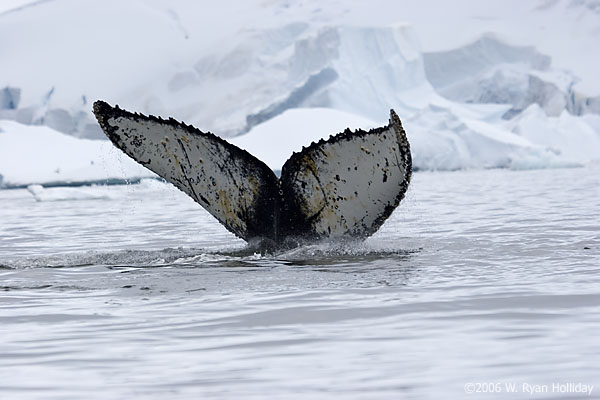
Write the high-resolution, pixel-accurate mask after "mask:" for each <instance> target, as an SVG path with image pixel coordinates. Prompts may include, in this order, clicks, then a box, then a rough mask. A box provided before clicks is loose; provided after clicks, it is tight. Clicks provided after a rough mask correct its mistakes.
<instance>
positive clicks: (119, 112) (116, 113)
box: [93, 100, 254, 161]
mask: <svg viewBox="0 0 600 400" xmlns="http://www.w3.org/2000/svg"><path fill="white" fill-rule="evenodd" d="M93 111H94V115H95V116H96V119H97V120H98V123H99V124H100V127H101V128H102V130H103V131H104V132H105V133H106V134H107V135H108V132H111V131H113V130H114V128H113V127H111V126H110V125H108V123H107V121H106V120H108V119H109V118H111V117H113V118H118V117H129V118H134V119H146V120H150V121H154V122H160V123H162V124H166V125H169V126H172V127H174V128H183V129H185V130H186V131H187V132H188V133H190V134H193V135H198V136H202V137H207V138H210V139H211V140H216V141H217V142H219V143H220V144H222V145H224V146H227V147H229V148H235V149H236V150H237V151H240V152H243V153H245V154H247V155H248V156H250V157H254V156H253V155H252V154H250V153H248V152H247V151H246V150H244V149H240V148H239V147H237V146H234V145H232V144H231V143H229V142H228V141H227V140H225V139H223V138H222V137H220V136H219V135H215V134H214V133H212V132H208V131H207V132H204V131H202V130H200V129H198V128H196V127H195V126H194V125H191V124H190V125H188V124H186V123H185V122H183V121H178V120H176V119H175V118H173V117H169V119H164V118H161V117H160V116H155V115H152V114H149V115H145V114H143V113H138V112H131V111H127V110H124V109H122V108H120V107H119V105H118V104H115V106H114V107H112V106H111V105H110V104H108V103H107V102H105V101H103V100H97V101H95V102H94V105H93ZM108 136H109V139H111V141H113V142H114V140H113V137H111V136H110V135H108ZM136 161H137V160H136Z"/></svg>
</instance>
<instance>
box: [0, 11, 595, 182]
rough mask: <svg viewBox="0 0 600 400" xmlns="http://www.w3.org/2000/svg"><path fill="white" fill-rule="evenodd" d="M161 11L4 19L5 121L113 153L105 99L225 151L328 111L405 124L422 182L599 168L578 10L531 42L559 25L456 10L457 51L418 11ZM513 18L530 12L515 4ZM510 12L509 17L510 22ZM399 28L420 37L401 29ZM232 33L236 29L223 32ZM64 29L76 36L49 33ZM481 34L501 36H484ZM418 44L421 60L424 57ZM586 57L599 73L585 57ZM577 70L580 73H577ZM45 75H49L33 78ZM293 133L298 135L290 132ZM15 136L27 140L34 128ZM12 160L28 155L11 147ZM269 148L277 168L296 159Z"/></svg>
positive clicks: (556, 14)
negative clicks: (97, 107)
mask: <svg viewBox="0 0 600 400" xmlns="http://www.w3.org/2000/svg"><path fill="white" fill-rule="evenodd" d="M151 3H152V4H151V5H150V3H148V4H147V5H146V6H144V7H140V6H139V4H137V3H127V4H122V3H121V2H118V1H116V0H107V2H105V3H104V4H103V5H89V6H83V5H82V3H80V2H76V1H73V0H65V1H64V2H41V3H40V4H37V3H34V4H32V5H31V6H30V7H27V8H26V9H21V10H20V11H19V12H11V13H3V14H0V22H1V23H0V35H2V36H3V37H4V36H6V37H9V36H11V37H15V39H14V41H12V42H5V44H3V50H5V53H3V54H6V57H5V58H3V74H2V76H0V88H4V89H0V120H2V119H6V120H14V121H17V122H19V123H22V124H33V125H46V126H48V127H51V128H52V129H53V130H52V132H54V131H60V132H63V133H67V134H69V135H72V136H76V137H85V138H102V135H101V132H100V129H99V127H98V125H97V124H96V123H95V121H94V120H93V119H92V116H91V113H90V103H89V102H88V100H87V99H96V98H104V99H106V100H110V101H112V102H115V103H118V104H120V105H121V106H123V107H126V108H128V109H133V110H138V111H141V112H144V113H146V114H158V115H162V116H164V117H167V116H173V117H174V118H176V119H179V120H183V121H185V122H187V123H191V124H194V125H195V126H197V127H199V128H201V129H202V130H209V131H213V132H215V133H218V134H221V135H223V136H225V137H233V136H236V135H239V134H241V133H244V132H246V134H245V135H244V136H240V138H239V140H240V141H242V142H243V141H248V140H250V139H247V137H252V135H257V134H259V133H260V132H261V131H262V132H264V131H265V130H267V131H268V130H269V129H271V128H269V126H278V127H279V129H281V130H282V132H280V134H285V133H286V132H295V134H296V135H300V136H299V138H298V141H301V140H302V139H303V138H304V137H306V138H307V139H310V140H313V137H314V136H315V135H314V134H312V133H310V132H307V133H306V134H303V131H302V129H301V128H303V127H304V128H305V129H307V130H312V131H313V133H314V131H315V129H316V128H315V124H314V123H313V121H320V120H322V117H323V113H322V111H319V110H322V109H323V108H327V109H330V110H335V111H339V112H345V113H347V114H346V115H347V116H348V118H349V120H351V119H353V117H354V118H362V119H363V120H368V121H375V123H374V125H378V124H381V123H384V122H385V119H386V118H387V114H388V112H389V109H390V108H394V109H396V110H397V111H398V113H399V114H400V117H401V118H402V120H403V121H404V122H405V125H406V127H407V131H408V135H409V139H410V140H411V142H412V143H413V150H414V151H415V166H417V167H418V168H421V169H457V168H488V167H510V168H523V167H526V166H527V165H528V166H529V167H544V166H562V165H576V164H581V163H585V162H588V161H590V160H594V159H598V158H600V150H598V147H597V146H596V143H597V141H598V137H599V135H600V124H599V123H598V118H597V117H600V96H596V95H597V93H593V92H589V93H588V92H586V93H584V92H583V91H582V90H581V88H582V85H581V83H582V82H588V83H589V82H590V79H589V77H590V76H591V75H590V73H589V71H592V72H593V71H594V66H596V67H597V63H596V64H594V62H591V63H590V62H585V63H584V62H581V63H578V62H577V60H578V59H574V58H573V57H568V56H569V54H573V53H572V52H571V51H570V49H571V48H573V49H577V48H579V46H581V45H582V44H581V43H584V44H585V43H588V42H589V41H587V39H586V38H588V37H589V38H590V39H589V40H590V41H593V38H594V37H596V36H594V35H596V34H595V33H594V32H595V31H594V29H596V30H597V26H598V23H597V20H594V19H593V18H591V17H590V16H589V14H582V7H583V6H577V5H573V6H572V7H571V6H569V7H567V5H565V4H562V3H554V4H550V5H545V6H544V7H538V8H535V9H532V10H533V11H531V13H532V14H527V15H526V17H527V18H529V17H532V18H533V19H531V21H532V26H533V25H536V24H537V25H536V26H537V28H536V29H538V28H539V27H540V26H542V27H543V26H545V25H544V24H546V25H547V24H548V22H549V21H550V22H552V27H553V28H554V27H556V29H557V30H556V31H547V32H542V31H540V29H538V31H534V28H531V29H530V30H528V29H529V28H528V27H519V29H520V30H515V29H514V28H515V27H514V26H513V25H510V24H508V22H510V20H511V19H510V18H509V19H506V18H505V16H503V17H499V18H498V19H497V20H495V21H494V22H489V23H488V22H485V21H483V22H482V21H479V22H476V21H474V20H473V19H472V17H473V15H471V14H469V12H470V11H469V10H467V8H465V7H466V6H465V4H467V3H468V2H463V1H459V2H458V3H457V7H458V8H457V9H456V10H454V9H453V11H452V12H456V13H459V12H463V13H465V14H464V16H463V17H462V18H464V21H467V20H468V21H470V22H469V23H472V24H473V25H470V26H469V29H466V31H468V32H470V33H469V35H471V36H470V38H468V40H466V41H465V40H464V38H467V36H468V35H466V34H465V35H463V34H462V33H461V34H460V35H457V36H456V37H460V38H461V39H460V40H458V39H456V38H455V37H454V36H453V37H452V38H447V37H446V38H444V37H442V36H441V35H439V32H442V31H443V29H442V28H444V27H442V26H439V27H438V26H435V24H434V22H435V21H437V20H436V18H438V17H440V15H437V14H436V15H437V16H436V15H433V14H432V13H423V12H422V10H421V11H419V10H417V12H415V9H417V8H423V6H419V7H417V6H415V5H409V4H399V3H398V4H388V8H390V9H393V10H396V11H398V10H402V11H405V12H404V13H397V14H396V16H394V13H393V12H391V11H389V10H388V11H386V12H383V11H382V10H379V9H375V8H374V9H373V10H372V14H370V13H368V14H365V15H363V13H364V10H366V9H368V8H369V7H366V6H365V5H361V4H358V3H353V6H347V7H345V8H344V10H343V12H342V10H340V9H338V8H336V7H338V6H335V5H333V3H332V4H329V3H323V4H321V3H318V4H317V3H316V2H308V3H307V4H306V5H305V6H306V7H305V8H304V9H302V10H301V8H302V7H300V6H299V5H294V4H290V5H289V7H283V5H281V4H279V5H278V6H274V7H263V6H262V5H257V4H258V3H256V4H254V3H253V2H248V3H245V5H244V7H245V8H244V9H245V10H246V11H247V15H243V14H240V15H239V16H238V15H237V14H236V15H235V16H234V15H231V12H230V10H229V9H228V7H229V6H226V5H223V6H222V7H214V8H213V9H211V10H210V12H205V11H207V10H204V9H203V6H202V5H201V4H195V3H193V2H191V3H185V2H176V3H169V4H167V3H163V2H161V1H158V0H157V1H154V2H151ZM228 4H229V3H228ZM510 4H511V5H512V6H514V7H518V9H519V10H522V9H523V7H521V6H520V5H519V4H520V3H518V2H517V1H511V2H510ZM512 6H511V7H512ZM65 7H67V8H68V11H69V12H68V13H65ZM461 7H462V8H461ZM507 7H508V6H504V3H503V4H502V7H500V8H501V9H502V10H504V11H502V12H503V13H504V12H505V11H506V9H507ZM116 8H118V9H119V12H118V13H115V12H114V11H115V9H116ZM492 8H493V7H492ZM492 8H490V10H491V9H492ZM583 8H585V7H583ZM303 10H304V11H303ZM357 10H359V11H357ZM360 10H363V11H360ZM457 10H458V11H457ZM461 10H462V11H461ZM478 10H479V11H477V12H482V8H481V7H479V8H478ZM586 10H587V9H586ZM473 12H475V11H473ZM493 12H495V11H490V13H493ZM498 12H500V11H498ZM527 12H529V11H527ZM583 12H588V11H585V10H584V11H583ZM436 13H437V11H436ZM67 14H68V15H69V20H73V21H77V24H75V25H77V26H79V27H81V26H85V29H83V30H80V31H77V32H75V31H73V29H74V26H70V25H68V24H64V22H65V18H67V17H66V16H65V15H67ZM434 14H435V13H434ZM509 14H510V13H509V12H508V11H506V15H509ZM273 15H277V17H276V18H273ZM373 15H378V17H377V18H375V17H373ZM419 15H424V16H426V19H425V21H423V20H419V19H418V18H419ZM453 15H454V14H453ZM457 15H458V14H456V15H454V16H455V17H456V16H457ZM469 15H470V16H469ZM403 16H406V19H407V20H409V22H415V24H410V23H396V22H397V21H398V20H399V18H403ZM225 17H226V18H227V19H228V21H229V22H230V23H229V24H227V25H226V26H225V25H223V24H220V22H219V21H222V20H223V18H225ZM444 17H445V16H444ZM415 18H416V19H417V20H416V21H412V20H411V19H415ZM423 18H425V17H423ZM469 18H471V19H469ZM502 18H505V19H504V20H503V19H502ZM523 18H525V17H523ZM107 20H110V21H111V29H106V22H105V21H107ZM250 20H254V21H257V22H256V23H252V24H249V23H248V21H250ZM380 20H384V21H385V23H383V24H382V23H379V22H380ZM132 21H135V22H132ZM490 21H492V20H490ZM507 21H508V22H507ZM389 22H393V23H392V24H389ZM451 22H452V23H454V24H458V23H460V21H451ZM484 22H485V23H484ZM56 24H64V25H65V26H67V28H65V29H64V30H56V29H53V27H55V26H56ZM503 24H504V25H503ZM476 25H477V26H480V27H483V28H477V29H480V30H481V29H489V30H490V32H492V33H485V32H484V31H482V32H480V33H478V34H473V32H476V31H477V29H475V28H472V27H473V26H476ZM31 26H35V27H36V30H35V31H34V30H32V29H31V28H30V27H31ZM415 26H416V28H415ZM424 26H426V27H429V28H431V29H433V28H436V29H438V30H437V31H435V29H434V30H433V31H432V32H434V31H435V32H438V36H439V38H437V39H436V40H437V41H436V42H435V43H434V45H433V46H432V41H431V40H432V37H434V36H435V35H434V34H433V33H431V32H426V31H424V28H423V27H424ZM574 26H577V27H580V28H581V32H580V31H577V32H575V33H573V35H575V36H574V37H577V38H579V40H578V41H577V42H575V41H573V42H572V43H569V44H568V46H567V47H565V43H563V42H559V41H557V40H555V39H556V37H564V35H562V36H560V35H561V32H562V33H564V32H571V31H572V29H571V28H572V27H574ZM466 31H465V32H466ZM513 31H514V32H513ZM43 32H45V33H44V34H43ZM99 32H102V33H103V34H102V35H98V33H99ZM207 32H210V35H207ZM417 32H418V33H419V35H418V34H417ZM494 32H501V34H498V33H494ZM513 33H514V34H513ZM546 36H547V37H548V39H547V40H543V38H544V37H546ZM423 37H425V38H426V40H425V41H426V42H427V46H425V48H424V47H423V46H422V45H421V44H420V43H419V41H420V39H421V40H422V39H423ZM530 37H531V40H529V38H530ZM524 38H526V39H527V40H525V39H524ZM540 38H542V39H540ZM451 39H452V40H451ZM520 39H521V40H520ZM461 42H462V43H461ZM579 42H581V43H579ZM48 43H53V45H52V46H50V45H49V44H48ZM122 44H127V45H123V46H122ZM553 46H554V47H553ZM23 49H27V51H26V52H24V51H23ZM106 49H110V54H107V52H106ZM556 49H558V50H556ZM581 57H582V58H581V60H584V59H585V60H592V61H593V60H594V59H593V58H590V57H592V56H591V55H590V53H589V52H588V53H586V54H585V57H584V55H581ZM556 60H559V61H560V62H559V63H558V64H557V62H556ZM565 60H567V61H569V62H570V64H569V63H565ZM566 64H568V65H570V66H572V67H574V68H572V70H567V69H565V68H564V66H565V65H566ZM36 65H44V66H45V67H44V69H43V70H39V69H38V70H36V71H37V72H36V73H32V71H33V67H34V66H36ZM559 66H560V68H559ZM595 70H597V68H595ZM582 74H583V75H582ZM582 77H583V78H582ZM582 79H583V80H582ZM307 108H312V109H314V110H313V112H314V116H312V117H311V116H310V115H311V114H310V110H309V111H306V112H305V111H304V109H307ZM294 110H302V111H300V113H301V114H302V115H303V117H302V118H301V119H298V118H295V117H290V115H292V116H293V115H294V112H292V111H294ZM349 115H352V116H353V117H349ZM331 118H337V117H336V116H334V115H333V114H332V116H331ZM283 123H290V124H295V125H294V126H293V127H290V128H288V129H285V128H284V126H283V125H282V124H283ZM348 125H350V127H354V126H351V124H350V123H349V124H348ZM6 126H7V128H9V129H8V130H13V129H16V130H18V131H19V132H21V133H22V134H23V135H28V134H29V133H25V132H26V131H27V132H29V131H28V130H27V129H25V128H24V127H20V126H19V128H15V126H16V125H6ZM32 129H33V128H32ZM8 130H7V129H5V131H8ZM31 132H35V129H34V130H32V131H31ZM319 132H320V131H319ZM331 133H336V132H327V134H331ZM323 134H325V133H323ZM32 135H33V136H32V137H37V136H36V135H37V133H33V134H32ZM10 137H11V138H13V139H14V138H15V136H14V135H12V134H11V135H10ZM14 140H16V139H14ZM57 140H59V139H57ZM236 140H237V139H236ZM255 141H256V142H259V140H258V138H255ZM289 142H294V143H295V142H296V140H295V139H294V140H291V139H290V140H289ZM85 143H87V142H85ZM7 145H8V144H7ZM69 145H70V146H76V145H75V144H69ZM10 146H12V147H13V148H14V149H16V148H19V147H18V144H17V143H16V142H15V144H10ZM265 146H267V147H266V148H265V151H266V152H267V153H270V154H273V157H272V158H273V159H276V158H277V157H278V156H279V153H281V152H285V151H288V150H289V151H291V150H293V149H291V148H287V147H285V148H283V149H282V148H278V147H276V146H275V145H274V144H273V143H265ZM74 148H76V147H74ZM0 151H2V150H1V149H0ZM54 151H57V150H54ZM6 152H9V151H8V150H6ZM523 160H527V161H526V162H525V161H523ZM521 161H523V162H521ZM0 163H1V161H0ZM5 164H6V163H4V166H3V167H2V168H1V169H0V173H2V174H3V175H4V182H5V183H6V182H8V181H10V180H11V179H13V178H14V177H15V176H16V175H15V172H14V171H11V170H10V167H7V166H6V165H5ZM52 164H54V162H51V163H49V164H48V165H49V168H50V165H52ZM7 168H8V169H7ZM14 168H16V167H14ZM31 182H33V181H31Z"/></svg>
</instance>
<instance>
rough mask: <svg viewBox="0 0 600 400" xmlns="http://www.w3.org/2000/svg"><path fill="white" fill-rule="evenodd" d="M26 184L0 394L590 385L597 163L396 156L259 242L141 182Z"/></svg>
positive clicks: (10, 217)
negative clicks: (349, 216) (285, 237)
mask: <svg viewBox="0 0 600 400" xmlns="http://www.w3.org/2000/svg"><path fill="white" fill-rule="evenodd" d="M37 196H38V198H40V200H42V201H40V202H36V201H35V200H34V198H33V196H32V194H31V193H29V192H28V191H26V190H5V191H0V204H1V205H2V207H1V209H0V221H1V222H0V265H1V267H0V276H1V278H0V289H2V291H0V335H1V336H0V337H1V338H2V340H1V341H0V397H1V398H3V399H4V398H6V399H19V398H24V399H33V398H44V399H81V398H86V399H107V398H111V399H118V398H128V399H129V398H144V399H147V398H149V399H164V398H183V399H185V398H189V399H198V398H215V399H225V398H236V399H237V398H250V399H252V398H256V399H261V398H265V397H266V396H270V397H273V398H278V399H287V398H290V399H296V398H307V397H308V398H319V399H323V398H343V399H390V398H419V399H420V398H442V397H443V398H462V397H469V398H474V399H475V398H486V399H487V398H565V397H570V398H589V397H590V396H587V395H586V394H583V393H578V390H582V386H581V385H588V386H591V385H594V388H593V389H592V393H591V397H596V398H600V373H599V366H600V341H599V340H598V332H599V331H600V167H599V166H598V165H592V166H589V167H586V168H579V169H557V170H538V171H507V170H490V171H467V172H451V173H428V172H422V173H416V174H415V175H414V178H413V183H412V186H411V188H410V190H409V193H408V196H407V198H406V199H405V201H404V202H403V203H402V205H401V207H400V208H399V209H397V210H396V211H395V212H394V214H393V216H392V217H391V219H390V220H389V221H388V222H386V224H385V225H384V226H383V227H382V229H381V230H380V231H379V232H378V233H377V234H376V235H375V236H374V237H372V238H370V239H369V240H367V241H366V242H364V243H318V244H314V245H310V246H304V247H301V248H298V249H294V250H290V251H286V252H282V253H279V254H275V255H268V256H261V255H259V254H253V253H252V252H251V251H247V250H245V248H244V243H243V242H242V241H240V240H238V239H235V238H234V237H233V236H232V235H231V234H229V233H228V232H227V231H225V229H224V228H222V227H221V226H220V225H219V224H218V223H217V222H216V221H214V220H213V219H212V217H211V216H209V215H208V214H207V213H205V212H204V211H203V210H202V209H201V208H200V207H199V206H197V205H196V204H195V203H193V202H192V201H191V200H189V199H188V198H187V197H186V196H185V195H183V194H182V193H180V192H178V191H177V190H175V189H172V188H170V187H169V186H166V185H163V184H160V183H158V182H143V183H142V184H140V185H130V186H114V187H108V188H106V187H92V188H70V189H60V188H57V189H46V190H44V191H42V192H40V193H38V194H37ZM471 383H472V384H473V385H470V384H471ZM559 384H560V385H563V386H553V385H559ZM571 384H572V386H568V385H571ZM575 384H579V386H574V385H575ZM511 385H513V386H511ZM527 385H539V386H527ZM511 387H512V390H511ZM536 388H537V389H539V390H541V391H542V393H534V394H532V395H531V394H530V393H528V391H530V390H534V389H536ZM544 388H545V390H546V391H545V392H544ZM470 391H475V393H473V394H469V393H466V392H470ZM489 392H493V393H489Z"/></svg>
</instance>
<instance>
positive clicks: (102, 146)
mask: <svg viewBox="0 0 600 400" xmlns="http://www.w3.org/2000/svg"><path fill="white" fill-rule="evenodd" d="M151 176H155V175H154V174H153V173H152V172H150V171H149V170H147V169H146V168H144V167H142V166H141V165H139V164H137V163H136V162H134V161H133V160H131V159H130V158H128V157H127V156H126V155H125V154H123V153H122V152H121V151H120V150H118V149H116V148H115V147H114V146H113V145H112V143H110V142H108V141H98V140H88V139H77V138H74V137H72V136H68V135H65V134H62V133H60V132H56V131H54V130H53V129H51V128H48V127H45V126H27V125H21V124H19V123H17V122H14V121H0V177H1V178H0V188H1V187H11V186H25V185H31V184H50V183H58V182H60V183H85V182H92V181H97V182H102V181H106V180H110V179H119V180H121V179H132V178H140V177H151Z"/></svg>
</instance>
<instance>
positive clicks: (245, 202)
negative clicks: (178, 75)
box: [94, 101, 412, 248]
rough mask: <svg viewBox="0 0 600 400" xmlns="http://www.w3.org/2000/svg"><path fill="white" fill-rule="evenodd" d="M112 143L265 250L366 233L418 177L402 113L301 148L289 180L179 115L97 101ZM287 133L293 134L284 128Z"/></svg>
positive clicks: (290, 164) (286, 172) (286, 168)
mask: <svg viewBox="0 0 600 400" xmlns="http://www.w3.org/2000/svg"><path fill="white" fill-rule="evenodd" d="M94 114H95V115H96V118H97V119H98V122H99V123H100V126H101V127H102V130H103V131H104V133H106V135H107V136H108V137H109V139H110V140H111V141H112V142H113V143H114V144H115V146H117V147H118V148H119V149H121V150H122V151H123V152H125V154H127V155H128V156H130V157H131V158H133V159H134V160H135V161H137V162H138V163H140V164H142V165H144V166H145V167H147V168H149V169H151V170H152V171H154V172H155V173H157V174H158V175H160V176H161V177H163V178H164V179H166V180H167V181H169V182H171V183H172V184H174V185H175V186H176V187H177V188H179V189H180V190H182V191H183V192H184V193H186V194H187V195H189V196H190V197H192V198H193V199H194V200H195V201H196V202H197V203H198V204H200V205H201V206H202V207H204V208H205V209H206V210H207V211H208V212H209V213H210V214H212V215H213V216H214V217H215V218H217V219H218V220H219V222H221V223H222V224H223V225H224V226H225V227H226V228H227V229H228V230H229V231H230V232H232V233H234V234H235V235H236V236H238V237H240V238H242V239H244V240H246V241H247V242H249V243H251V244H255V245H258V246H260V247H263V248H275V247H292V246H297V245H299V244H300V243H304V242H306V241H307V240H315V239H320V238H326V237H330V238H360V239H364V238H366V237H368V236H369V235H372V234H373V233H375V231H377V229H379V227H380V226H381V225H382V224H383V222H384V221H385V220H386V219H387V218H388V217H389V216H390V215H391V213H392V211H393V210H394V209H395V208H396V207H397V206H398V204H399V203H400V201H401V200H402V198H403V197H404V194H405V193H406V190H407V189H408V184H409V183H410V178H411V174H412V159H411V154H410V145H409V143H408V140H407V138H406V134H405V132H404V129H403V128H402V124H401V123H400V119H399V118H398V116H397V115H396V113H395V112H394V110H391V111H390V121H389V124H388V125H386V126H384V127H380V128H376V129H372V130H370V131H368V132H366V131H363V130H357V131H355V132H352V131H350V129H346V130H345V131H344V132H342V133H339V134H337V135H335V136H330V137H329V139H328V140H320V141H319V142H318V143H311V145H310V146H308V147H306V148H304V147H303V148H302V151H301V152H299V153H294V154H292V156H291V157H290V158H289V159H288V160H287V161H286V162H285V164H284V165H283V168H282V170H281V177H280V178H279V179H277V177H276V176H275V174H274V173H273V171H272V170H271V169H270V168H269V167H268V166H267V165H266V164H265V163H263V162H262V161H260V160H259V159H257V158H256V157H254V156H252V155H251V154H250V153H248V152H247V151H245V150H242V149H240V148H238V147H236V146H234V145H232V144H231V143H228V142H227V141H225V140H224V139H222V138H220V137H218V136H216V135H213V134H212V133H205V132H202V131H200V130H198V129H196V128H194V127H193V126H191V125H186V124H185V123H183V122H178V121H176V120H174V119H173V118H169V119H168V120H164V119H162V118H159V117H154V116H152V115H151V116H148V117H147V116H145V115H142V114H138V113H131V112H128V111H125V110H122V109H120V108H119V107H118V106H116V107H112V106H110V105H109V104H107V103H105V102H104V101H96V102H95V103H94ZM282 134H283V133H282Z"/></svg>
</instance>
